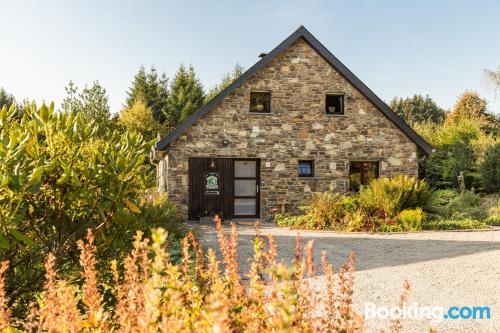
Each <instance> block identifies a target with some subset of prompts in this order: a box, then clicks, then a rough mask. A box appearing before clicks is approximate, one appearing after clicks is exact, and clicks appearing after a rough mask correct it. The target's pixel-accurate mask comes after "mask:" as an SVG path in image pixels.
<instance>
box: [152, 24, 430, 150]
mask: <svg viewBox="0 0 500 333" xmlns="http://www.w3.org/2000/svg"><path fill="white" fill-rule="evenodd" d="M299 38H304V39H305V40H306V42H307V43H308V44H309V45H310V46H311V47H312V48H313V49H314V50H315V51H316V52H318V54H320V55H321V56H322V57H323V58H324V59H325V60H326V61H327V62H328V63H329V64H330V65H331V66H332V67H333V68H335V69H336V70H337V72H339V73H340V74H341V75H342V76H343V77H344V78H345V79H346V80H347V81H348V82H349V83H350V84H351V85H353V86H354V87H355V88H356V89H357V90H358V91H359V92H360V93H361V94H362V95H363V96H365V98H366V99H368V100H369V101H370V102H371V103H373V105H375V106H376V107H377V108H378V109H379V110H380V111H381V112H382V113H383V114H384V115H385V116H386V117H387V118H389V120H390V121H392V122H393V123H394V124H395V125H396V126H397V127H398V128H399V129H400V130H401V131H402V132H403V133H404V134H406V136H407V137H408V138H409V139H410V140H412V141H413V142H414V143H415V144H416V145H417V146H418V147H419V148H421V149H422V150H423V151H424V152H425V153H427V154H430V153H431V151H432V147H431V146H430V145H429V144H428V143H427V142H426V141H425V140H424V139H423V138H422V137H421V136H420V135H418V134H417V133H416V132H415V131H414V130H413V129H411V127H410V126H408V124H407V123H406V122H405V121H404V120H402V119H401V118H399V117H398V116H397V115H396V113H394V111H392V110H391V109H390V108H389V106H387V104H385V103H384V102H383V101H382V100H381V99H380V98H379V97H377V95H375V94H374V93H373V91H371V90H370V89H369V88H368V87H367V86H366V85H365V84H364V83H363V82H361V80H360V79H358V78H357V77H356V75H354V74H353V73H352V72H351V71H350V70H349V69H348V68H347V67H346V66H345V65H344V64H343V63H341V62H340V61H339V60H338V59H337V58H336V57H335V56H334V55H333V54H332V53H331V52H330V51H328V49H327V48H326V47H324V46H323V44H321V43H320V42H319V41H318V40H317V39H316V37H314V36H313V35H312V34H311V33H310V32H309V31H308V30H307V29H306V28H305V27H304V26H300V27H299V28H298V29H297V30H295V32H294V33H292V34H291V35H290V36H288V37H287V38H286V39H285V40H284V41H282V42H281V43H280V44H279V45H278V46H276V47H275V48H274V49H273V50H272V51H271V52H269V53H268V54H267V55H265V56H264V57H262V59H261V60H259V61H258V62H257V63H256V64H255V65H253V66H252V67H251V68H250V69H248V70H247V71H246V72H245V73H243V74H242V75H241V76H240V77H239V78H238V79H236V80H235V81H234V82H233V83H231V84H230V85H229V86H228V87H227V88H226V89H224V90H223V91H221V92H220V93H219V94H218V95H216V96H215V97H214V98H212V99H211V100H210V101H208V102H207V103H205V104H204V105H203V106H202V107H200V108H199V109H198V110H196V111H195V112H193V114H191V115H190V116H189V117H188V118H187V119H186V120H185V121H184V122H183V123H181V124H180V125H179V126H178V127H177V128H176V129H175V130H173V131H172V132H170V133H169V134H168V135H167V136H165V137H164V138H163V139H161V140H160V141H158V142H157V143H156V145H155V147H154V148H155V149H156V150H160V151H163V150H166V147H167V146H168V145H169V144H170V143H171V142H172V141H174V140H175V139H177V138H178V137H179V136H180V135H181V134H182V133H183V132H184V131H186V130H187V129H188V128H189V127H190V126H191V125H193V124H194V123H195V122H196V121H197V120H198V119H200V118H201V117H203V116H204V115H206V114H207V113H208V112H209V111H210V110H212V109H213V108H215V107H216V106H217V105H219V104H220V103H221V102H222V100H223V99H224V98H225V97H226V96H227V95H229V94H230V93H232V92H233V91H234V90H236V89H237V88H238V87H239V86H241V85H242V84H243V83H244V82H245V81H246V80H248V79H249V78H250V77H252V76H253V75H254V74H255V73H256V72H257V71H259V70H260V69H262V68H263V67H264V66H265V65H267V64H268V63H269V62H271V60H273V59H274V58H276V56H278V55H279V54H280V53H281V52H282V51H283V50H285V49H286V48H288V47H289V46H290V45H291V44H292V43H293V42H295V41H296V40H297V39H299Z"/></svg>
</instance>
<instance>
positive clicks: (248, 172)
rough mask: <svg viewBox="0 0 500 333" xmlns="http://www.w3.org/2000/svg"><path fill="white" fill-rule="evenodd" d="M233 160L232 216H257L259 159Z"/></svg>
mask: <svg viewBox="0 0 500 333" xmlns="http://www.w3.org/2000/svg"><path fill="white" fill-rule="evenodd" d="M233 162H234V167H233V169H234V177H233V182H234V187H233V208H234V217H259V214H260V200H259V185H260V184H259V174H260V172H259V171H260V170H259V169H260V163H259V162H260V161H259V160H257V159H252V160H250V159H241V160H239V159H235V160H233Z"/></svg>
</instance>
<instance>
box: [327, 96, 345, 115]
mask: <svg viewBox="0 0 500 333" xmlns="http://www.w3.org/2000/svg"><path fill="white" fill-rule="evenodd" d="M325 106H326V110H325V111H326V114H332V115H342V114H344V95H341V94H327V95H326V99H325Z"/></svg>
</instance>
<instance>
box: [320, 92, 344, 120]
mask: <svg viewBox="0 0 500 333" xmlns="http://www.w3.org/2000/svg"><path fill="white" fill-rule="evenodd" d="M332 96H333V97H340V98H341V100H340V102H341V109H342V110H341V111H340V112H330V111H328V102H327V101H328V97H332ZM325 114H326V115H327V116H343V115H345V94H343V93H326V94H325Z"/></svg>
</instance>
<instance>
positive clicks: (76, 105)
mask: <svg viewBox="0 0 500 333" xmlns="http://www.w3.org/2000/svg"><path fill="white" fill-rule="evenodd" d="M65 89H66V94H67V96H66V97H65V98H64V100H63V102H62V106H61V107H62V110H63V111H64V112H74V113H79V114H80V116H81V117H82V118H83V119H84V120H85V121H94V122H95V123H96V125H98V126H99V129H98V133H99V135H102V134H103V133H104V132H105V131H106V130H107V129H110V128H112V127H113V122H112V119H111V112H110V108H109V103H108V95H107V93H106V89H105V88H104V87H103V86H101V85H100V83H99V81H94V82H93V83H92V86H91V87H88V86H87V85H85V87H84V88H83V90H82V92H81V93H78V87H77V86H76V85H75V84H74V83H73V81H70V82H69V84H68V86H67V87H66V88H65Z"/></svg>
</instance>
